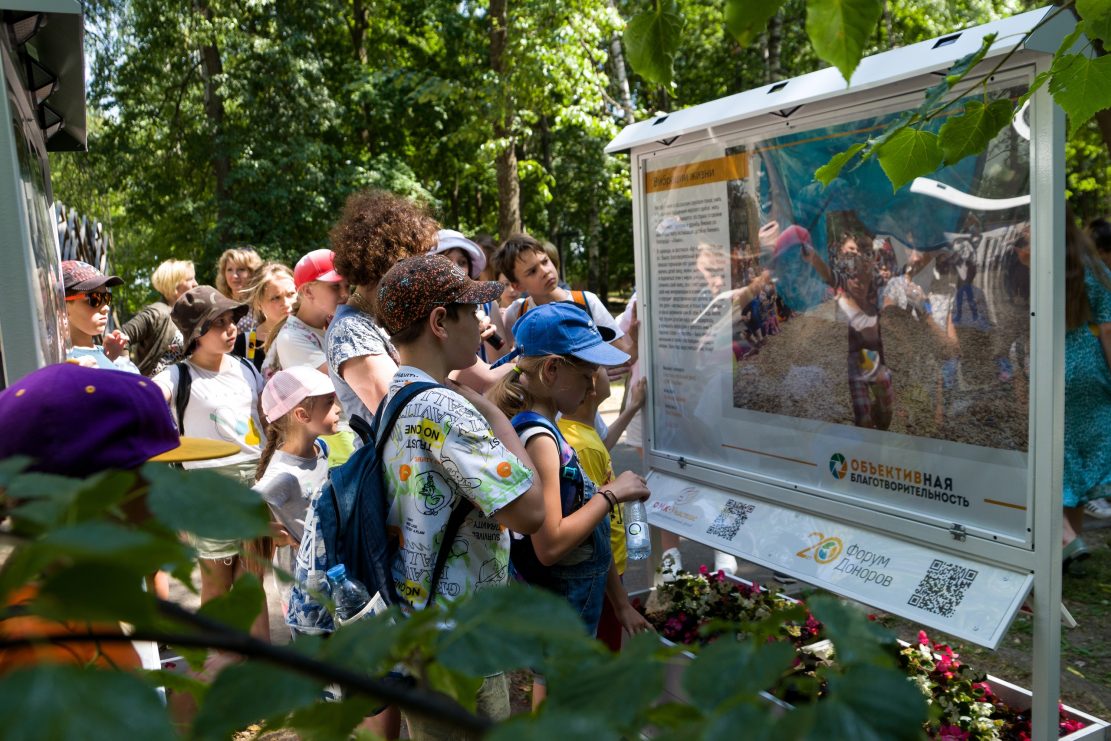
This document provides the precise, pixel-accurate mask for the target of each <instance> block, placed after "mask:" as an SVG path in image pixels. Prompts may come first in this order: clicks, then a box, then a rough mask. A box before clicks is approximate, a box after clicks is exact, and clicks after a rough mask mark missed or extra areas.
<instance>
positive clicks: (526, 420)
mask: <svg viewBox="0 0 1111 741" xmlns="http://www.w3.org/2000/svg"><path fill="white" fill-rule="evenodd" d="M510 424H512V425H513V431H514V432H516V433H517V435H518V436H520V435H521V433H522V432H525V431H526V430H529V429H531V428H533V427H540V428H542V429H544V430H545V431H546V432H548V433H549V434H550V435H551V436H552V437H553V438H554V439H555V444H556V451H557V453H558V454H559V455H560V456H561V458H560V461H559V478H560V482H561V483H560V502H561V503H562V505H563V514H564V515H569V514H571V513H572V512H575V511H576V510H578V509H579V508H580V507H582V506H583V503H584V501H585V497H586V481H585V480H584V478H583V472H582V464H581V463H580V462H579V457H578V453H576V452H575V450H574V448H571V446H570V445H568V446H567V447H568V448H571V460H569V461H568V462H567V465H563V460H562V450H563V446H564V445H566V444H567V440H566V439H565V438H564V437H563V433H561V432H560V431H559V428H558V427H556V426H555V423H553V422H552V421H551V420H550V419H548V418H547V417H545V416H544V415H542V414H537V413H536V412H533V411H525V412H518V413H517V414H515V415H513V419H511V420H510ZM565 481H566V482H567V483H566V485H565V484H563V482H565ZM565 486H566V488H565Z"/></svg>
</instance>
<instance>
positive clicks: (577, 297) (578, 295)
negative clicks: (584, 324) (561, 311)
mask: <svg viewBox="0 0 1111 741" xmlns="http://www.w3.org/2000/svg"><path fill="white" fill-rule="evenodd" d="M571 302H572V303H576V304H578V305H579V306H582V307H585V308H586V310H587V311H588V312H589V311H590V307H589V306H587V305H586V295H585V294H584V293H583V292H582V291H571Z"/></svg>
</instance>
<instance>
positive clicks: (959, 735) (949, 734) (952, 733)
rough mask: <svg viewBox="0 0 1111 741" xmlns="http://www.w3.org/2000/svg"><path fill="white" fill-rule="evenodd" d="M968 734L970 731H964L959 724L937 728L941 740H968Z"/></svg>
mask: <svg viewBox="0 0 1111 741" xmlns="http://www.w3.org/2000/svg"><path fill="white" fill-rule="evenodd" d="M968 735H969V734H968V731H962V730H961V729H960V728H959V727H958V726H942V727H941V728H939V729H938V730H937V737H938V738H939V739H941V741H967V739H968Z"/></svg>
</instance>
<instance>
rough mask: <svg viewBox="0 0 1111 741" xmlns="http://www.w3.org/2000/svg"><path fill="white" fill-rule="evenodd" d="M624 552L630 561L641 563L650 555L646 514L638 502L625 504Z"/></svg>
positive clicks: (642, 503) (650, 548)
mask: <svg viewBox="0 0 1111 741" xmlns="http://www.w3.org/2000/svg"><path fill="white" fill-rule="evenodd" d="M625 551H626V553H627V554H628V557H629V560H630V561H643V560H644V559H646V558H648V557H649V556H651V555H652V540H651V538H649V537H648V513H647V511H645V509H644V502H642V501H640V500H635V501H632V502H626V503H625Z"/></svg>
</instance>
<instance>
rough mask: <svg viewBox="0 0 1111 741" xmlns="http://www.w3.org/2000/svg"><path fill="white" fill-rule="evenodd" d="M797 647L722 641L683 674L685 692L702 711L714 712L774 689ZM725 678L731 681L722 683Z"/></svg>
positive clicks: (713, 645) (711, 645)
mask: <svg viewBox="0 0 1111 741" xmlns="http://www.w3.org/2000/svg"><path fill="white" fill-rule="evenodd" d="M794 658H795V650H794V647H793V646H792V645H791V644H790V643H788V642H787V641H773V642H770V643H757V642H755V641H744V642H740V641H734V640H725V639H722V640H719V641H716V642H714V643H712V644H710V645H709V646H707V647H706V648H704V649H703V650H702V651H700V652H699V654H698V658H697V659H695V660H694V662H692V663H691V665H690V666H689V667H687V670H686V671H685V672H684V673H683V689H685V690H686V692H687V696H688V697H690V698H691V701H692V702H693V703H695V704H696V705H698V706H699V707H701V708H702V709H703V710H706V711H711V710H714V709H715V708H716V707H717V706H718V705H721V704H722V703H725V702H726V701H728V700H730V699H732V698H735V697H748V698H752V697H755V696H756V695H757V694H758V693H759V692H760V691H762V690H767V689H771V687H772V685H773V684H775V680H776V679H778V678H779V677H780V675H782V674H784V673H785V672H786V671H787V670H789V669H790V668H791V663H792V661H793V660H794ZM722 677H730V681H729V682H722V681H721V678H722Z"/></svg>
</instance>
